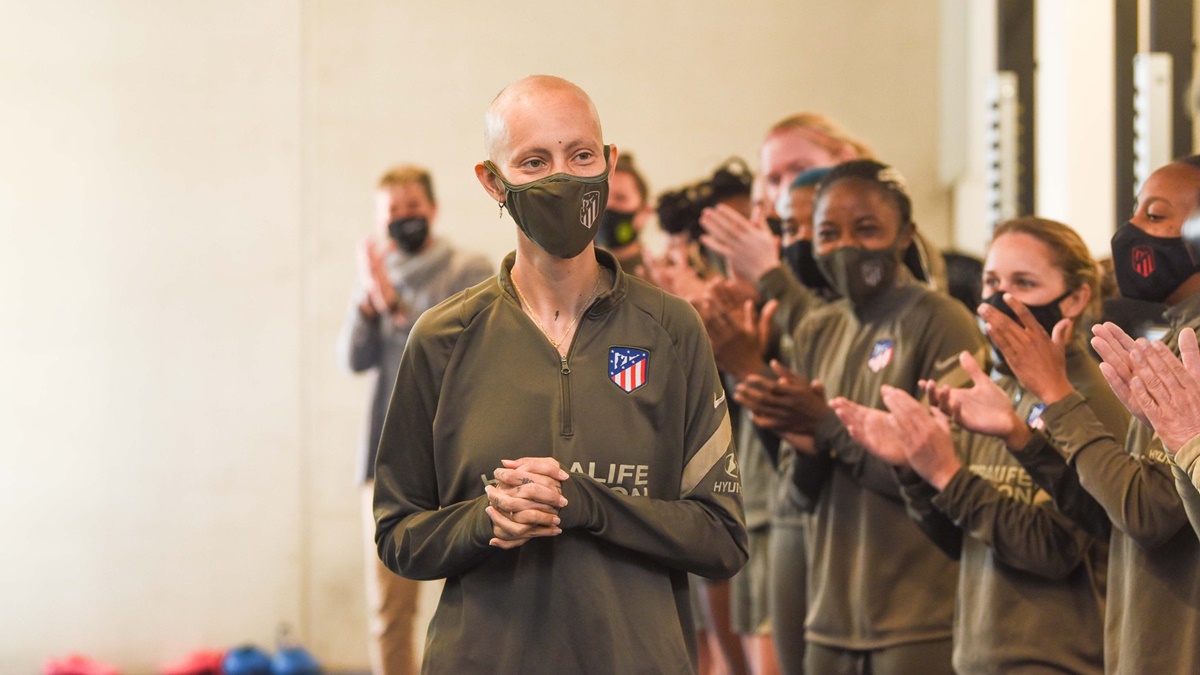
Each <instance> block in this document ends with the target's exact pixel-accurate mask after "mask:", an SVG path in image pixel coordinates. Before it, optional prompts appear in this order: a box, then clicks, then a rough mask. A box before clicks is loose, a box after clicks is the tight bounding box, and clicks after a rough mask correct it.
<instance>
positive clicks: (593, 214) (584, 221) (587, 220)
mask: <svg viewBox="0 0 1200 675" xmlns="http://www.w3.org/2000/svg"><path fill="white" fill-rule="evenodd" d="M600 210H601V206H600V192H599V191H596V190H593V191H592V192H588V193H587V194H585V195H583V206H582V207H580V209H579V224H580V225H583V226H584V227H586V228H587V229H589V230H590V229H592V225H595V224H596V219H597V218H599V217H600Z"/></svg>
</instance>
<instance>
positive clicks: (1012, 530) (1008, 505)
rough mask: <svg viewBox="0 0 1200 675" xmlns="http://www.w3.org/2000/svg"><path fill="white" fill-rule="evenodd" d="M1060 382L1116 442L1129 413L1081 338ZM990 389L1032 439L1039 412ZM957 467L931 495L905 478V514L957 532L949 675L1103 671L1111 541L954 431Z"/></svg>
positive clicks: (1004, 380)
mask: <svg viewBox="0 0 1200 675" xmlns="http://www.w3.org/2000/svg"><path fill="white" fill-rule="evenodd" d="M1066 366H1067V375H1068V377H1069V379H1070V380H1071V383H1072V384H1073V385H1074V386H1075V388H1076V390H1078V391H1079V392H1080V393H1081V394H1083V396H1084V397H1085V399H1086V400H1087V402H1088V406H1089V407H1090V408H1091V409H1092V410H1093V411H1095V412H1096V414H1097V416H1098V417H1099V418H1101V419H1103V420H1105V422H1106V426H1107V428H1108V430H1109V431H1110V432H1111V433H1113V434H1116V435H1120V436H1123V435H1124V434H1125V431H1126V430H1127V429H1128V426H1129V413H1128V411H1126V410H1125V407H1124V406H1123V405H1121V402H1120V400H1119V399H1117V397H1116V395H1115V394H1113V392H1112V389H1110V388H1109V386H1108V383H1107V382H1105V381H1104V376H1103V375H1101V374H1100V369H1099V367H1098V366H1097V364H1096V362H1095V361H1094V360H1093V359H1092V358H1091V356H1090V355H1089V354H1088V353H1087V350H1086V348H1085V347H1084V344H1083V339H1082V337H1080V338H1078V339H1076V340H1075V341H1074V342H1073V343H1072V344H1071V345H1070V347H1068V349H1067V361H1066ZM992 379H993V380H994V381H995V382H996V384H997V385H999V386H1000V388H1001V389H1003V390H1004V391H1005V393H1007V394H1008V395H1009V397H1010V399H1011V400H1013V402H1014V404H1015V407H1016V410H1017V414H1018V415H1019V416H1020V418H1021V419H1022V420H1024V421H1026V422H1027V423H1029V424H1032V425H1033V426H1034V427H1035V428H1039V427H1040V426H1041V423H1040V421H1039V419H1038V418H1039V416H1040V415H1041V413H1042V411H1043V410H1045V407H1046V406H1045V404H1044V403H1042V401H1041V400H1040V399H1038V398H1037V397H1036V396H1034V395H1033V394H1031V393H1029V392H1028V391H1026V390H1025V389H1023V388H1022V387H1021V385H1020V383H1018V382H1017V380H1016V379H1015V378H1013V377H1012V376H1011V375H1010V374H1007V371H1005V372H1001V371H999V370H996V371H993V373H992ZM955 445H956V448H957V451H958V454H959V457H960V459H961V460H962V462H963V468H962V469H961V470H959V472H958V473H957V474H955V475H954V477H953V478H952V479H951V480H950V483H949V484H947V485H946V488H945V489H944V490H943V491H942V492H941V493H938V492H937V490H936V489H935V488H933V487H932V486H931V485H929V484H928V483H925V482H924V481H922V480H921V479H920V477H919V476H916V474H915V473H913V472H911V471H909V472H906V473H904V474H903V475H904V476H905V479H904V481H903V482H902V487H903V491H904V494H905V498H906V501H907V502H908V504H909V513H910V514H913V515H914V517H918V518H921V517H925V518H928V517H930V515H931V514H932V513H934V512H940V513H943V514H945V515H947V516H949V517H950V519H951V520H953V521H954V523H955V524H957V525H958V526H959V527H960V528H962V529H961V531H960V533H959V536H958V537H957V541H954V542H953V543H951V544H950V545H949V546H947V545H943V546H942V548H943V550H949V549H951V548H953V547H954V546H960V547H961V558H960V567H959V583H958V606H957V607H956V609H955V619H954V622H955V627H954V670H955V672H957V673H997V672H1001V673H1021V672H1029V673H1033V672H1047V671H1057V672H1073V673H1101V672H1103V670H1104V621H1103V617H1104V582H1105V580H1104V574H1105V572H1106V568H1107V557H1108V538H1107V537H1106V536H1100V537H1096V536H1093V535H1091V534H1089V532H1088V530H1087V528H1084V527H1082V526H1080V525H1078V524H1076V523H1075V522H1073V521H1072V520H1070V519H1069V518H1067V517H1066V516H1065V515H1063V514H1062V513H1059V512H1058V511H1057V510H1056V509H1055V508H1054V506H1053V504H1052V503H1051V499H1050V495H1049V494H1048V493H1047V492H1046V491H1045V490H1043V489H1041V488H1040V487H1039V486H1038V485H1037V484H1036V483H1035V482H1034V481H1033V479H1032V478H1031V476H1030V474H1029V472H1028V471H1026V470H1025V468H1023V467H1022V466H1021V464H1020V463H1019V462H1018V461H1017V460H1016V459H1015V458H1014V457H1013V456H1012V455H1011V454H1010V453H1009V452H1008V449H1007V448H1006V447H1005V445H1004V442H1003V441H1002V440H1000V439H998V438H994V437H991V436H985V435H982V434H973V433H970V432H967V431H965V430H958V432H957V433H956V434H955Z"/></svg>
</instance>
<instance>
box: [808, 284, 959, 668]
mask: <svg viewBox="0 0 1200 675" xmlns="http://www.w3.org/2000/svg"><path fill="white" fill-rule="evenodd" d="M794 342H795V353H794V363H795V367H796V369H797V370H798V371H800V372H801V373H803V374H805V375H807V376H808V377H810V378H812V379H816V380H820V381H821V382H822V383H824V385H825V391H826V392H827V396H828V398H831V399H832V398H833V397H835V396H845V397H846V398H848V399H850V400H852V401H855V402H857V403H860V404H862V405H865V406H868V407H873V408H880V409H882V408H884V406H883V401H882V399H881V396H880V391H879V389H880V386H882V385H884V384H890V385H892V386H895V387H897V388H900V389H903V390H905V391H907V392H909V393H910V394H912V395H914V396H917V397H920V395H921V393H920V391H919V390H918V387H917V381H918V380H920V379H941V378H942V377H943V376H944V375H946V374H949V373H951V372H956V373H961V370H960V369H959V368H958V361H957V359H958V354H959V353H960V352H962V351H963V350H967V351H971V352H974V351H976V350H977V349H979V348H980V347H981V346H982V345H983V336H982V335H981V334H980V332H979V329H978V328H977V327H976V324H975V320H974V318H973V317H972V316H971V314H970V313H968V312H967V310H966V308H965V307H963V305H962V304H961V303H960V302H958V301H957V300H955V299H954V298H951V297H950V296H948V295H945V294H942V293H938V292H935V291H932V290H929V289H928V288H926V287H924V286H922V285H921V284H919V283H918V282H917V281H916V280H915V279H913V278H912V275H910V274H909V273H908V271H907V270H904V269H901V270H900V272H899V275H898V279H897V285H896V287H895V288H892V289H890V290H888V291H885V292H883V293H882V294H881V295H880V296H879V297H877V298H876V299H875V300H874V301H873V302H872V303H871V304H870V305H869V306H867V307H864V308H858V309H857V310H856V308H854V307H853V306H851V305H850V303H849V302H848V301H846V300H844V299H843V300H837V301H834V302H831V303H829V304H827V305H825V306H823V307H820V308H818V309H815V310H813V311H812V312H811V313H810V314H809V315H808V316H806V317H805V318H804V320H803V321H801V322H800V325H799V326H798V327H797V329H796V334H795V340H794ZM815 440H816V445H817V450H818V456H816V457H813V456H810V455H805V454H802V453H797V454H796V458H795V459H796V461H795V465H796V466H795V476H794V477H795V480H796V481H797V482H803V483H806V484H808V485H814V484H815V485H816V486H817V488H816V492H815V493H814V494H811V495H810V496H811V497H812V498H813V499H814V500H815V511H814V514H813V518H812V521H811V523H810V524H809V547H808V548H809V555H810V561H809V577H808V578H809V588H808V599H809V607H808V619H807V622H806V626H807V639H808V640H809V641H810V642H814V643H817V644H822V645H826V646H830V647H836V648H840V649H854V650H861V649H880V648H884V647H891V646H896V645H901V644H909V643H913V642H921V641H926V640H936V639H947V638H949V637H950V635H951V618H952V614H953V611H954V593H955V587H956V586H957V577H958V569H957V563H955V562H954V561H952V560H951V559H949V558H948V557H947V556H946V555H944V554H943V553H942V552H941V551H939V550H938V549H937V548H936V547H935V546H934V544H933V543H932V542H930V541H929V539H927V538H926V536H925V535H924V534H922V532H921V531H920V530H919V529H918V527H917V525H916V524H915V523H914V522H913V521H912V519H910V518H909V516H908V515H907V514H906V513H905V507H904V504H903V502H902V501H901V497H900V489H899V486H898V485H897V483H896V479H895V476H894V473H893V471H892V469H891V467H890V466H887V465H886V464H884V463H883V462H881V461H879V460H877V459H875V458H874V457H873V456H871V455H869V454H868V453H867V452H866V450H865V449H864V448H863V447H862V446H860V445H858V444H857V443H856V442H855V441H854V440H853V439H852V438H851V437H850V435H849V433H848V432H847V431H846V429H845V427H844V426H842V424H841V422H839V421H838V419H837V416H836V415H834V414H833V413H832V411H831V412H830V413H829V415H828V416H827V417H826V418H825V419H824V420H823V421H822V422H821V424H820V427H819V428H818V429H817V432H816V434H815ZM814 477H815V478H816V479H817V480H814ZM947 525H949V527H953V524H951V523H948V521H947ZM944 668H946V669H948V668H949V664H945V666H944Z"/></svg>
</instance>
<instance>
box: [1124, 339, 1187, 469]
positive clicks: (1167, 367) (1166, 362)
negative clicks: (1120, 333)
mask: <svg viewBox="0 0 1200 675" xmlns="http://www.w3.org/2000/svg"><path fill="white" fill-rule="evenodd" d="M1179 351H1180V355H1181V356H1182V357H1183V361H1182V363H1181V362H1180V360H1179V359H1177V358H1175V355H1174V354H1172V353H1171V350H1170V349H1168V348H1167V346H1166V345H1164V344H1163V343H1161V342H1147V341H1146V340H1144V339H1141V340H1138V341H1137V348H1136V349H1135V350H1134V351H1133V354H1132V363H1133V379H1132V381H1131V382H1130V389H1131V391H1132V394H1133V398H1134V399H1135V400H1136V401H1137V402H1138V406H1139V407H1140V408H1141V410H1142V412H1143V413H1144V414H1145V415H1146V418H1147V419H1149V420H1150V424H1151V425H1152V426H1153V427H1154V431H1155V432H1156V433H1157V434H1158V437H1159V438H1160V439H1161V440H1162V442H1163V447H1165V448H1166V449H1167V451H1168V452H1170V453H1171V454H1172V455H1174V454H1175V453H1176V452H1178V451H1179V449H1180V448H1181V447H1183V445H1184V443H1187V442H1188V441H1189V440H1191V439H1192V438H1195V437H1196V436H1197V435H1200V350H1198V349H1197V345H1196V333H1195V331H1193V330H1192V329H1191V328H1185V329H1183V331H1182V332H1181V333H1180V334H1179Z"/></svg>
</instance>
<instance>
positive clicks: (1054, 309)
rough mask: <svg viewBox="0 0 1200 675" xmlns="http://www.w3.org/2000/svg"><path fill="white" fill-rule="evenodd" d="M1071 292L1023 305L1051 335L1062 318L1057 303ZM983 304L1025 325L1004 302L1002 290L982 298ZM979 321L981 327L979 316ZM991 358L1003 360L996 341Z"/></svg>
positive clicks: (1001, 361)
mask: <svg viewBox="0 0 1200 675" xmlns="http://www.w3.org/2000/svg"><path fill="white" fill-rule="evenodd" d="M1071 293H1074V291H1067V292H1065V293H1063V294H1062V295H1060V296H1058V297H1057V298H1055V299H1053V300H1051V301H1050V302H1047V303H1046V304H1044V305H1025V307H1026V309H1028V310H1029V313H1030V314H1032V315H1033V318H1034V319H1035V320H1036V321H1037V322H1038V323H1039V324H1041V326H1042V328H1044V329H1046V334H1047V335H1053V334H1054V327H1055V326H1056V325H1058V322H1059V321H1062V319H1063V313H1062V310H1061V309H1059V308H1058V303H1060V302H1062V301H1063V300H1065V299H1067V297H1068V296H1070V295H1071ZM983 304H985V305H991V306H992V307H995V308H996V309H998V310H1000V313H1002V314H1004V315H1005V316H1007V317H1008V318H1010V319H1012V320H1013V321H1016V322H1017V325H1018V326H1022V327H1023V326H1024V325H1025V324H1023V323H1021V320H1020V319H1018V318H1017V312H1016V311H1015V310H1013V308H1012V307H1009V306H1008V303H1007V302H1004V291H996V292H995V293H992V294H991V295H989V296H988V297H986V298H984V299H983ZM979 321H980V324H981V325H980V328H981V329H982V328H983V326H982V323H983V319H982V318H981V319H980V320H979ZM991 341H992V337H991V336H990V335H989V336H988V342H991ZM992 359H993V360H994V361H995V362H996V363H997V364H1000V365H1003V364H1004V362H1005V361H1004V354H1003V353H1001V352H1000V350H999V349H997V348H996V343H994V342H992Z"/></svg>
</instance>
